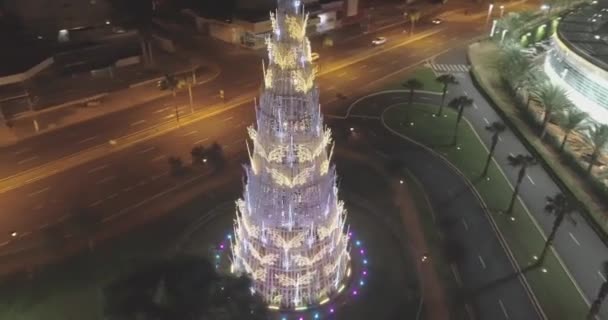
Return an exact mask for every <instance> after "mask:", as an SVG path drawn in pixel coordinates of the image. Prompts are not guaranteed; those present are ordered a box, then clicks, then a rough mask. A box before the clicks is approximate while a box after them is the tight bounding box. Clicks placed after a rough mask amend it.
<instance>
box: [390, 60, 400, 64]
mask: <svg viewBox="0 0 608 320" xmlns="http://www.w3.org/2000/svg"><path fill="white" fill-rule="evenodd" d="M397 63H399V60H393V62H391V64H397Z"/></svg>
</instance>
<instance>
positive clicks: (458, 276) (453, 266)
mask: <svg viewBox="0 0 608 320" xmlns="http://www.w3.org/2000/svg"><path fill="white" fill-rule="evenodd" d="M450 269H451V270H452V274H454V279H455V280H456V283H458V286H460V287H462V280H461V279H460V274H459V273H458V269H456V265H454V264H453V263H452V264H450Z"/></svg>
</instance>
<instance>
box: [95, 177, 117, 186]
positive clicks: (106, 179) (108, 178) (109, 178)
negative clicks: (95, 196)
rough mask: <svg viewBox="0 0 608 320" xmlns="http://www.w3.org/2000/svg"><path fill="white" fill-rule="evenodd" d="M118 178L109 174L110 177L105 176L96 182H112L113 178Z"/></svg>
mask: <svg viewBox="0 0 608 320" xmlns="http://www.w3.org/2000/svg"><path fill="white" fill-rule="evenodd" d="M114 179H116V176H109V177H105V178H103V179H101V180H99V181H97V182H96V184H104V183H106V182H110V181H112V180H114Z"/></svg>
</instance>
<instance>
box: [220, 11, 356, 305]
mask: <svg viewBox="0 0 608 320" xmlns="http://www.w3.org/2000/svg"><path fill="white" fill-rule="evenodd" d="M303 11H304V10H303V7H302V6H301V4H300V1H297V0H278V9H277V11H276V13H271V22H272V26H273V36H272V37H269V38H268V40H267V47H268V56H269V63H268V66H265V65H262V68H263V77H264V78H263V80H264V81H263V85H264V88H263V91H262V94H261V97H260V101H259V104H257V103H256V105H255V110H256V124H255V127H254V126H251V127H249V128H248V133H249V137H250V139H251V142H252V144H251V146H250V144H249V143H248V145H247V149H248V152H249V158H250V162H251V165H249V166H245V171H246V175H247V182H246V184H245V186H244V195H243V198H242V199H240V200H238V201H237V203H236V204H237V217H236V219H235V226H234V228H235V237H234V242H233V243H232V254H233V266H232V267H233V271H235V272H238V273H246V274H248V275H249V276H251V277H252V278H253V280H254V281H253V283H254V287H253V289H254V290H255V291H257V292H258V293H260V294H261V295H262V296H263V297H264V299H265V300H266V302H267V303H268V304H269V305H270V307H271V308H275V309H279V308H280V309H301V308H305V307H306V306H308V305H312V304H317V303H323V301H327V300H328V298H330V297H331V296H332V295H334V294H335V293H337V292H338V290H339V288H341V287H342V285H343V283H342V282H343V280H344V279H345V276H347V273H348V271H349V270H348V266H349V260H350V257H349V254H348V237H347V232H346V231H347V230H346V229H347V227H346V226H345V221H346V210H345V209H344V204H343V203H342V202H341V201H339V200H338V189H337V187H336V171H335V167H334V166H333V165H330V159H331V152H332V149H333V148H332V147H333V142H332V139H331V132H330V130H329V129H328V128H325V127H324V126H323V116H322V115H321V110H320V105H319V90H318V88H317V87H316V86H315V81H314V76H315V68H314V66H313V65H312V63H311V54H310V42H309V40H308V38H307V37H306V24H307V20H308V16H307V15H306V14H305V13H304V12H303Z"/></svg>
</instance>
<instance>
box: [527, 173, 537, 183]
mask: <svg viewBox="0 0 608 320" xmlns="http://www.w3.org/2000/svg"><path fill="white" fill-rule="evenodd" d="M526 177H528V180H530V183H532V184H533V185H536V183H534V180H532V178H530V175H529V174H528V175H526Z"/></svg>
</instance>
